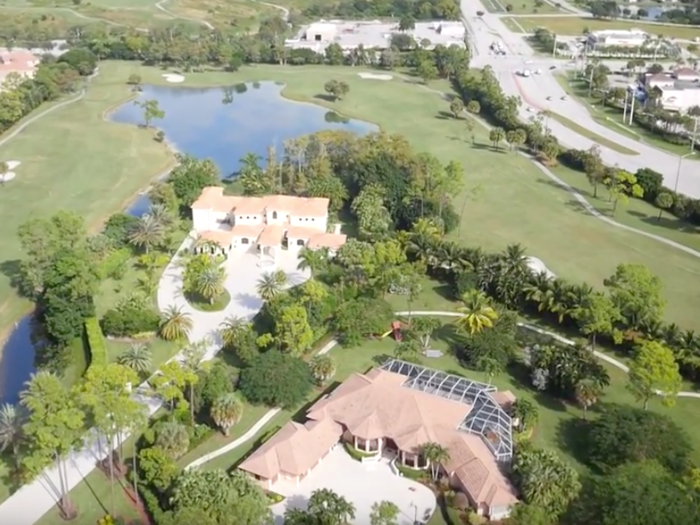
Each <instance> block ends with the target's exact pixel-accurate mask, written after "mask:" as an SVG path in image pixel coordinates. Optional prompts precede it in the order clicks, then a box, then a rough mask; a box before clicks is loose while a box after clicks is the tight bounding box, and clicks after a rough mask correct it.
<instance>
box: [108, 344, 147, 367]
mask: <svg viewBox="0 0 700 525" xmlns="http://www.w3.org/2000/svg"><path fill="white" fill-rule="evenodd" d="M152 358H153V354H152V352H151V349H150V348H149V346H148V345H147V344H145V343H134V344H132V345H131V346H130V347H129V349H128V350H127V351H126V352H124V353H123V354H121V355H120V356H119V357H118V358H117V362H118V363H119V364H120V365H124V366H125V367H127V368H131V369H132V370H133V371H134V372H136V373H138V374H145V373H146V372H150V370H151V365H152V364H153V361H152Z"/></svg>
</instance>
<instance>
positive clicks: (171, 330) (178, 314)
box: [158, 306, 194, 341]
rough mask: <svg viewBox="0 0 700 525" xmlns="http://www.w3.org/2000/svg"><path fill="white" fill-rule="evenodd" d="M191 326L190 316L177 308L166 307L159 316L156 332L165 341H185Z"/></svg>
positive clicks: (192, 324)
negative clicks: (157, 331)
mask: <svg viewBox="0 0 700 525" xmlns="http://www.w3.org/2000/svg"><path fill="white" fill-rule="evenodd" d="M193 326H194V323H193V322H192V317H190V314H188V313H187V312H183V311H182V309H181V308H178V307H177V306H168V308H166V309H165V311H164V312H163V314H162V315H161V318H160V326H159V327H158V330H159V332H160V336H161V337H162V338H163V339H165V340H166V341H177V340H181V339H187V336H189V334H190V331H191V330H192V327H193Z"/></svg>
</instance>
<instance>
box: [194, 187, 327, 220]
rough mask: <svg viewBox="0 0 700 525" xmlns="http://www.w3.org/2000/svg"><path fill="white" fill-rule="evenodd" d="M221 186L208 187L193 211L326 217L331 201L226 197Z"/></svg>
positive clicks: (305, 198) (299, 198)
mask: <svg viewBox="0 0 700 525" xmlns="http://www.w3.org/2000/svg"><path fill="white" fill-rule="evenodd" d="M223 192H224V189H223V188H222V187H220V186H208V187H206V188H204V189H203V190H202V193H201V195H200V196H199V198H198V199H197V200H196V201H195V202H194V203H192V206H191V208H192V209H193V210H208V209H212V210H214V211H218V212H222V213H223V212H234V213H236V214H251V213H262V212H264V211H266V210H268V209H269V210H271V211H277V212H283V213H288V214H290V215H293V216H297V217H325V216H326V215H328V204H329V203H330V200H329V199H326V198H323V197H295V196H292V195H268V196H266V197H239V196H231V195H224V194H223Z"/></svg>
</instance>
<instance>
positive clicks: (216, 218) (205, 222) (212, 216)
mask: <svg viewBox="0 0 700 525" xmlns="http://www.w3.org/2000/svg"><path fill="white" fill-rule="evenodd" d="M226 219H228V213H226V212H218V211H212V210H192V226H193V228H194V230H195V231H198V232H203V231H207V230H220V229H221V223H222V222H225V221H226Z"/></svg>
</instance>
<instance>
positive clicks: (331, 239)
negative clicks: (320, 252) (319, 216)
mask: <svg viewBox="0 0 700 525" xmlns="http://www.w3.org/2000/svg"><path fill="white" fill-rule="evenodd" d="M347 239H348V236H347V235H345V234H343V233H319V234H317V235H314V236H313V237H311V238H310V239H309V242H308V244H307V246H308V247H309V248H310V249H312V250H315V249H316V248H330V249H331V250H335V249H338V248H340V247H341V246H343V245H344V244H345V241H347Z"/></svg>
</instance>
